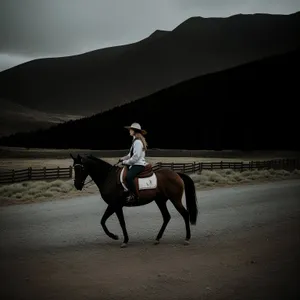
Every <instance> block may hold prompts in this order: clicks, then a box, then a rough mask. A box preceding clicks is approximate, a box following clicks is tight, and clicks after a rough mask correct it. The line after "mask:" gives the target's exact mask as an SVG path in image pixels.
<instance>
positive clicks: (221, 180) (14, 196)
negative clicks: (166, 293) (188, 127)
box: [0, 147, 300, 205]
mask: <svg viewBox="0 0 300 300" xmlns="http://www.w3.org/2000/svg"><path fill="white" fill-rule="evenodd" d="M70 152H71V153H72V154H73V155H76V154H77V153H80V154H93V155H95V156H97V157H100V158H102V159H104V160H105V161H108V162H109V163H111V164H115V163H116V162H117V160H118V157H120V156H122V155H124V153H120V151H119V152H118V151H111V152H109V151H104V152H103V151H97V150H93V151H88V150H78V149H75V150H74V149H71V150H52V149H50V150H48V149H22V148H5V147H2V148H0V157H1V160H0V170H11V169H15V170H17V169H25V168H28V167H32V168H43V167H47V168H52V167H58V166H59V167H69V166H70V165H72V163H73V160H72V159H71V157H70V156H69V153H70ZM123 152H124V151H123ZM110 153H113V156H114V157H109V156H108V155H109V154H110ZM156 153H158V154H159V153H166V151H164V150H162V151H159V150H156ZM168 153H169V154H171V156H168V157H166V156H157V157H153V156H152V157H151V156H150V157H147V161H148V162H150V163H152V164H155V163H157V162H165V163H170V162H174V163H176V162H177V163H189V162H204V161H209V162H213V161H221V160H223V161H250V160H255V161H257V160H270V159H280V158H292V157H293V158H296V157H299V153H297V152H280V151H277V152H253V153H252V154H251V155H250V154H249V153H248V154H247V155H246V154H245V153H240V152H238V151H236V152H234V151H225V152H223V151H219V152H217V151H199V152H198V153H197V156H182V150H178V151H177V153H179V155H178V156H179V157H176V156H175V155H176V150H175V151H173V152H170V151H169V152H168ZM185 153H187V152H185ZM152 154H153V153H152ZM190 154H192V152H190ZM190 176H191V177H192V179H193V180H194V182H195V185H196V188H197V189H200V190H201V189H207V188H215V187H218V186H234V185H237V184H251V183H259V182H264V181H270V180H272V181H273V180H285V179H294V178H299V179H300V171H299V170H294V171H292V172H288V171H285V170H252V171H244V172H239V171H234V170H230V169H229V170H216V171H209V170H203V171H202V173H201V174H191V175H190ZM88 180H89V177H88V178H87V181H88ZM95 193H99V191H98V189H97V187H96V185H95V184H93V183H91V184H89V185H88V187H87V188H86V189H84V190H83V191H77V190H76V189H75V188H74V185H73V180H53V181H28V182H22V183H14V184H6V185H3V186H0V204H1V205H9V204H18V203H31V202H35V201H45V200H47V201H48V200H56V199H63V198H72V197H76V196H83V195H91V194H95Z"/></svg>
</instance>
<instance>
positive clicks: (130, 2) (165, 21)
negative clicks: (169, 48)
mask: <svg viewBox="0 0 300 300" xmlns="http://www.w3.org/2000/svg"><path fill="white" fill-rule="evenodd" d="M298 10H300V1H298V0H285V1H282V0H265V1H263V0H260V1H259V0H252V1H250V0H249V1H237V0H98V1H96V0H72V1H70V0H51V1H50V0H22V1H19V0H1V2H0V36H1V40H0V71H1V70H3V69H4V68H7V67H5V66H8V67H9V66H13V65H15V64H18V63H20V61H22V59H23V60H24V61H26V60H29V59H33V58H37V57H47V56H60V55H71V54H77V53H82V52H86V51H90V50H93V49H98V48H104V47H108V46H113V45H120V44H125V43H130V42H135V41H138V40H140V39H143V38H145V37H146V36H147V35H149V34H151V33H152V32H153V31H155V30H156V29H165V30H172V29H173V28H174V27H176V26H178V25H179V24H180V23H181V22H183V21H184V20H186V19H187V18H189V17H191V16H203V17H211V16H212V17H215V16H221V17H227V16H229V15H233V14H237V13H255V12H267V13H283V14H287V13H292V12H295V11H298Z"/></svg>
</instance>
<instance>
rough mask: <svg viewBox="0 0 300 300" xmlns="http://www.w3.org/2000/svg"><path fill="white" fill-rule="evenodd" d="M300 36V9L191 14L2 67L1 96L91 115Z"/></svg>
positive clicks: (293, 43) (281, 48)
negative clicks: (124, 36)
mask: <svg viewBox="0 0 300 300" xmlns="http://www.w3.org/2000/svg"><path fill="white" fill-rule="evenodd" d="M299 36H300V13H297V14H292V15H267V14H254V15H236V16H232V17H229V18H201V17H193V18H190V19H188V20H186V21H185V22H183V23H182V24H180V25H179V26H178V27H176V28H175V29H174V30H173V31H170V32H165V31H156V32H155V33H153V34H152V35H151V36H149V37H148V38H146V39H144V40H142V41H140V42H137V43H133V44H130V45H124V46H118V47H111V48H106V49H101V50H97V51H93V52H89V53H86V54H82V55H77V56H70V57H63V58H51V59H39V60H34V61H31V62H28V63H25V64H22V65H19V66H17V67H14V68H11V69H9V70H6V71H4V72H1V73H0V86H1V88H0V97H2V98H5V99H9V100H11V101H14V102H16V103H19V104H21V105H25V106H27V107H30V108H32V109H38V110H41V111H46V112H55V113H67V114H79V115H91V114H95V113H97V112H101V111H104V110H107V109H110V108H112V107H114V106H117V105H121V104H123V103H127V102H130V101H133V100H136V99H139V98H142V97H144V96H147V95H149V94H152V93H154V92H156V91H159V90H161V89H163V88H166V87H168V86H172V85H174V84H176V83H179V82H182V81H184V80H187V79H190V78H193V77H196V76H200V75H205V74H208V73H214V72H218V71H221V70H225V69H228V68H232V67H235V66H238V65H241V64H244V63H247V62H251V61H255V60H257V59H261V58H263V57H268V56H270V55H273V54H280V53H284V52H286V51H290V50H293V49H296V47H299V46H300V39H299ZM16 86H17V87H18V88H16Z"/></svg>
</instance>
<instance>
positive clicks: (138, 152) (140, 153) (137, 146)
mask: <svg viewBox="0 0 300 300" xmlns="http://www.w3.org/2000/svg"><path fill="white" fill-rule="evenodd" d="M143 147H144V145H143V143H142V141H141V140H138V139H136V140H135V141H134V142H133V144H132V146H131V148H130V151H129V153H128V154H127V155H126V156H124V157H123V158H122V159H123V163H124V164H126V165H130V166H133V165H141V166H145V165H147V163H146V160H145V151H144V150H143ZM132 148H133V155H132V157H130V152H131V149H132Z"/></svg>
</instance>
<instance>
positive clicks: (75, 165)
mask: <svg viewBox="0 0 300 300" xmlns="http://www.w3.org/2000/svg"><path fill="white" fill-rule="evenodd" d="M119 164H120V162H117V163H116V164H114V165H112V166H111V169H113V168H115V167H116V166H118V165H119ZM75 167H80V168H81V172H82V171H83V170H84V165H83V164H74V169H75ZM92 181H93V179H91V180H90V181H88V182H84V181H81V184H82V188H83V187H84V186H86V185H87V184H88V183H90V182H92ZM74 182H75V178H74Z"/></svg>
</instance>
